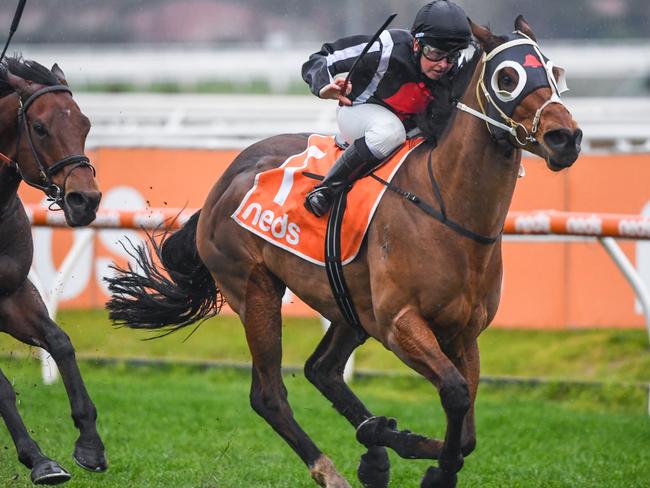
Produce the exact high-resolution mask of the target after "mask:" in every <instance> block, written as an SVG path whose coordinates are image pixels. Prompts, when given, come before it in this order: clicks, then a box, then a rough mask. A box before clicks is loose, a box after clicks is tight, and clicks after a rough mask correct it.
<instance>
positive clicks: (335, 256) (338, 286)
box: [325, 188, 368, 341]
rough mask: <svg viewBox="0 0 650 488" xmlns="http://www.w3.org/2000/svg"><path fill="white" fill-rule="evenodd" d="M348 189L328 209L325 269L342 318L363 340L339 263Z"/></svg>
mask: <svg viewBox="0 0 650 488" xmlns="http://www.w3.org/2000/svg"><path fill="white" fill-rule="evenodd" d="M348 190H349V188H348V189H345V190H344V191H342V192H340V193H339V194H338V195H337V196H336V197H335V199H334V202H333V204H332V207H331V209H330V214H329V218H328V220H327V233H326V234H325V271H326V272H327V279H328V280H329V282H330V287H331V289H332V293H333V294H334V299H335V300H336V304H337V305H338V306H339V309H340V310H341V313H342V314H343V318H344V319H345V321H346V322H347V323H348V324H350V325H351V326H352V327H353V328H354V329H355V330H356V332H357V334H358V335H359V338H360V339H362V340H364V341H365V340H366V339H367V338H368V333H367V332H366V331H365V330H364V329H363V327H362V325H361V321H360V320H359V315H358V314H357V311H356V308H355V307H354V302H353V301H352V297H351V296H350V289H349V288H348V285H347V282H346V281H345V276H343V264H342V263H341V224H342V222H343V216H344V214H345V207H346V204H347V194H348Z"/></svg>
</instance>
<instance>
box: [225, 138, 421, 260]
mask: <svg viewBox="0 0 650 488" xmlns="http://www.w3.org/2000/svg"><path fill="white" fill-rule="evenodd" d="M421 143H422V139H421V138H417V139H410V140H408V141H406V143H405V144H404V145H403V146H402V147H401V148H400V149H399V150H398V151H397V152H395V153H394V154H393V156H392V157H391V159H390V160H389V161H388V162H386V163H385V164H384V165H383V166H381V167H380V168H379V169H377V170H376V171H374V173H375V174H376V175H377V176H379V177H380V178H382V179H384V180H386V181H390V180H391V179H392V178H393V176H394V175H395V173H396V172H397V170H398V169H399V167H400V166H401V164H402V163H403V162H404V160H406V157H407V156H408V154H409V153H410V152H411V151H412V150H413V149H415V148H416V147H417V146H418V145H419V144H421ZM341 152H342V150H341V149H340V148H339V147H338V146H337V145H336V143H335V142H334V137H333V136H322V135H317V134H312V135H311V136H309V140H308V143H307V148H306V149H305V150H304V151H303V152H301V153H300V154H295V155H293V156H291V157H289V158H288V159H287V160H286V161H285V162H284V163H282V165H281V166H279V167H278V168H274V169H270V170H268V171H264V172H262V173H260V174H258V175H257V176H256V177H255V183H254V185H253V188H251V189H250V191H249V192H248V193H247V194H246V196H245V197H244V199H243V201H242V202H241V204H240V205H239V207H238V208H237V210H236V211H235V213H234V214H233V215H232V218H233V219H235V221H236V222H237V223H238V224H239V225H241V226H242V227H244V228H245V229H248V230H249V231H251V232H252V233H254V234H256V235H258V236H260V237H261V238H262V239H265V240H267V241H268V242H270V243H272V244H275V245H276V246H278V247H281V248H282V249H286V250H287V251H289V252H291V253H293V254H295V255H297V256H300V257H302V258H304V259H306V260H307V261H310V262H312V263H315V264H320V265H321V266H324V265H325V233H326V230H327V219H328V217H329V214H327V215H324V216H323V217H320V218H318V217H316V216H314V215H313V214H311V213H310V212H308V211H307V210H306V209H305V207H304V205H303V202H304V200H305V196H306V195H307V193H309V192H310V191H311V190H312V189H313V188H314V186H316V185H317V184H318V183H319V182H318V180H315V179H313V178H310V177H309V176H306V175H304V173H305V172H307V173H314V174H317V175H325V174H326V173H327V171H328V170H329V169H330V168H331V167H332V165H333V164H334V162H335V161H336V160H337V159H338V157H339V156H340V154H341ZM385 191H386V187H385V186H384V185H383V184H381V183H380V182H378V181H376V180H375V179H373V178H368V177H366V178H362V179H360V180H359V181H357V182H356V183H355V184H354V186H353V187H352V190H350V192H349V193H348V199H347V208H348V209H347V210H346V212H345V216H344V218H343V225H342V229H341V261H342V263H343V264H347V263H349V262H350V261H352V260H353V259H354V258H355V257H356V255H357V253H358V252H359V248H360V247H361V243H362V242H363V237H364V236H365V234H366V231H367V230H368V226H369V225H370V221H371V220H372V216H373V215H374V213H375V210H376V208H377V205H379V201H380V200H381V197H382V195H383V194H384V192H385Z"/></svg>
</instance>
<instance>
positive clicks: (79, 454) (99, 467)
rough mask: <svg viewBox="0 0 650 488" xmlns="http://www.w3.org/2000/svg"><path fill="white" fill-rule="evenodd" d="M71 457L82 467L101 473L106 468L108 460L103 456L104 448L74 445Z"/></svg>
mask: <svg viewBox="0 0 650 488" xmlns="http://www.w3.org/2000/svg"><path fill="white" fill-rule="evenodd" d="M72 459H74V462H75V463H77V464H78V465H79V466H81V467H82V468H84V469H87V470H88V471H93V472H95V473H103V472H104V471H106V470H107V469H108V462H107V461H106V457H105V456H104V448H103V447H102V448H100V449H97V448H92V447H83V446H79V445H77V446H75V448H74V453H73V454H72Z"/></svg>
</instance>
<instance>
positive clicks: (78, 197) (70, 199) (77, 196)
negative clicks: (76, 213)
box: [65, 192, 86, 208]
mask: <svg viewBox="0 0 650 488" xmlns="http://www.w3.org/2000/svg"><path fill="white" fill-rule="evenodd" d="M65 203H66V204H67V205H68V206H69V207H75V208H78V207H83V206H84V205H85V204H86V197H84V196H83V195H82V194H81V193H77V192H71V193H68V194H67V195H66V196H65Z"/></svg>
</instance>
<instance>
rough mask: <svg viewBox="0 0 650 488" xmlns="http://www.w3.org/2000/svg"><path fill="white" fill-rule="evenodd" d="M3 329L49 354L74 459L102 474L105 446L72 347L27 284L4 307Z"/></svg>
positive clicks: (84, 466)
mask: <svg viewBox="0 0 650 488" xmlns="http://www.w3.org/2000/svg"><path fill="white" fill-rule="evenodd" d="M3 315H4V317H3V318H4V319H5V330H6V332H7V333H9V334H11V335H12V336H14V337H15V338H16V339H18V340H20V341H22V342H24V343H26V344H32V345H35V346H39V347H42V348H43V349H45V350H46V351H47V352H49V353H50V354H51V355H52V357H53V358H54V361H55V362H56V364H57V366H58V368H59V371H60V373H61V378H62V380H63V383H64V385H65V389H66V392H67V394H68V398H69V400H70V409H71V414H72V419H73V421H74V424H75V426H76V427H77V428H78V429H79V438H78V439H77V441H76V442H75V450H74V454H73V458H74V460H75V461H76V462H77V463H78V464H79V465H80V466H81V467H82V468H85V469H88V470H90V471H96V472H102V471H105V470H106V468H107V462H106V458H105V455H104V444H103V442H102V440H101V438H100V437H99V434H98V433H97V426H96V420H97V409H96V408H95V405H94V404H93V402H92V400H91V399H90V396H89V395H88V391H87V390H86V386H85V384H84V382H83V379H82V377H81V373H80V372H79V367H78V366H77V361H76V358H75V352H74V348H73V347H72V343H71V342H70V338H69V337H68V336H67V334H66V333H65V332H64V331H63V330H61V328H60V327H59V326H58V325H57V324H56V323H54V322H53V321H52V320H51V319H50V317H49V315H48V313H47V309H46V307H45V305H44V304H43V301H42V300H41V297H40V296H39V294H38V292H37V291H36V289H35V288H34V286H33V285H32V284H31V283H30V282H29V281H26V282H25V284H24V285H23V286H22V287H21V288H19V289H18V290H17V291H16V292H15V293H14V294H13V295H12V296H11V297H10V298H9V299H8V300H7V302H5V304H4V307H3Z"/></svg>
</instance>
